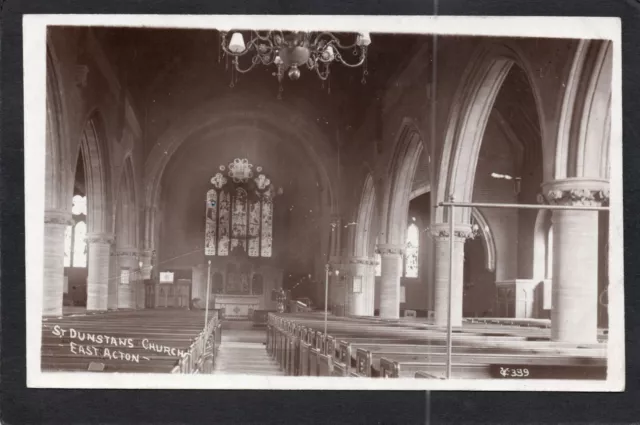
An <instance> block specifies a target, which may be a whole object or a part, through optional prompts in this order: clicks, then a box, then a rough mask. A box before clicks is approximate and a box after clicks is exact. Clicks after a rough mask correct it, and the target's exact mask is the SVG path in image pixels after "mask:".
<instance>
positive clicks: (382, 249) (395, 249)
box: [376, 244, 405, 256]
mask: <svg viewBox="0 0 640 425" xmlns="http://www.w3.org/2000/svg"><path fill="white" fill-rule="evenodd" d="M404 248H405V247H404V246H402V245H391V244H384V245H378V246H377V248H376V253H377V254H380V255H382V256H384V255H403V254H404Z"/></svg>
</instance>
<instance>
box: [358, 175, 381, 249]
mask: <svg viewBox="0 0 640 425" xmlns="http://www.w3.org/2000/svg"><path fill="white" fill-rule="evenodd" d="M375 203H376V191H375V185H374V183H373V176H372V175H371V174H370V173H368V174H367V177H366V178H365V181H364V186H363V188H362V196H361V198H360V205H359V208H358V213H357V217H356V231H355V240H354V244H353V247H354V248H353V255H354V256H356V257H368V256H370V255H371V254H373V252H372V249H371V248H372V243H375V232H374V231H372V224H373V221H374V220H373V216H374V212H375ZM372 241H373V242H372Z"/></svg>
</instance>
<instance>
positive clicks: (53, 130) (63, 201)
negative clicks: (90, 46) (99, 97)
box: [45, 46, 71, 210]
mask: <svg viewBox="0 0 640 425" xmlns="http://www.w3.org/2000/svg"><path fill="white" fill-rule="evenodd" d="M47 47H48V48H47V94H46V97H47V106H46V108H47V121H46V125H47V130H46V157H45V161H46V164H45V209H47V210H67V209H68V199H69V198H70V197H71V196H70V194H69V193H68V192H69V188H68V187H67V186H68V185H67V181H68V177H67V174H68V172H69V171H68V170H69V168H70V166H69V161H68V156H67V143H66V140H67V131H66V127H65V121H64V119H62V118H63V117H65V116H66V113H65V109H64V106H63V99H62V93H63V92H62V88H61V82H60V79H59V74H58V70H57V68H56V65H55V61H54V58H53V53H52V52H51V48H50V47H49V46H47Z"/></svg>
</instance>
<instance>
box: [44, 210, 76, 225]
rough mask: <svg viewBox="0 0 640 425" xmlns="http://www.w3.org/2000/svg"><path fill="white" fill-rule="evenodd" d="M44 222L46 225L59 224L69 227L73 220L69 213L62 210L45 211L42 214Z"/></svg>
mask: <svg viewBox="0 0 640 425" xmlns="http://www.w3.org/2000/svg"><path fill="white" fill-rule="evenodd" d="M44 222H45V223H46V224H60V225H63V226H70V225H72V224H73V218H72V217H71V213H70V212H69V211H62V210H46V211H45V212H44Z"/></svg>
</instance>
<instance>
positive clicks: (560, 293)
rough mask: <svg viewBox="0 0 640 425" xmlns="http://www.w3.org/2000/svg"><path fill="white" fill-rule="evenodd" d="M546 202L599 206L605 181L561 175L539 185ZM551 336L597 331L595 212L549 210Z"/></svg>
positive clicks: (592, 337)
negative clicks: (559, 178)
mask: <svg viewBox="0 0 640 425" xmlns="http://www.w3.org/2000/svg"><path fill="white" fill-rule="evenodd" d="M543 193H544V195H545V198H546V199H547V201H548V202H549V203H550V204H552V205H570V206H601V205H603V204H606V203H608V200H609V191H608V183H607V182H606V181H600V180H586V179H566V180H558V181H554V182H550V183H546V184H544V185H543ZM551 220H552V223H553V274H552V296H551V304H552V307H551V339H552V340H554V341H563V342H572V343H595V342H597V331H598V212H597V211H584V210H582V211H580V210H554V211H553V215H552V219H551Z"/></svg>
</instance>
